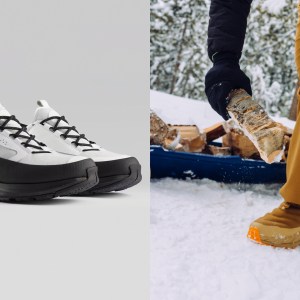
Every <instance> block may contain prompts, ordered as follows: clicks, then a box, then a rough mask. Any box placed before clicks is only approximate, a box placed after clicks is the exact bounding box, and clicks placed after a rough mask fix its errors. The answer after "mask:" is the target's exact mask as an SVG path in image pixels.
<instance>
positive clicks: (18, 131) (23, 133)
mask: <svg viewBox="0 0 300 300" xmlns="http://www.w3.org/2000/svg"><path fill="white" fill-rule="evenodd" d="M0 120H4V122H3V123H2V124H1V125H0V132H2V131H4V130H5V129H6V130H13V131H15V132H14V133H11V134H10V135H9V136H10V137H12V138H14V139H17V138H21V139H24V140H25V142H21V145H22V146H24V147H25V148H33V149H36V150H35V151H32V152H31V153H32V154H37V153H51V152H50V151H46V150H44V149H43V147H46V145H45V144H43V143H41V142H39V141H37V140H36V139H35V136H34V135H32V134H29V133H28V132H27V129H26V125H24V124H21V123H20V122H19V121H18V120H17V119H16V117H15V116H0ZM10 121H14V122H16V123H18V124H19V127H14V126H11V125H10V124H9V122H10ZM33 142H34V143H35V144H36V145H34V144H33Z"/></svg>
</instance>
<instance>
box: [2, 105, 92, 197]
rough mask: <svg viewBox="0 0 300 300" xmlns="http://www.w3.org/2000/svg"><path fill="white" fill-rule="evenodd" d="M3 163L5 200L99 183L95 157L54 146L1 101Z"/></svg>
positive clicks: (67, 192)
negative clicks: (31, 131)
mask: <svg viewBox="0 0 300 300" xmlns="http://www.w3.org/2000/svg"><path fill="white" fill-rule="evenodd" d="M0 165H1V168H0V200H2V201H3V200H4V201H7V200H17V201H20V200H31V199H35V200H40V199H49V198H53V197H57V196H65V195H70V194H77V193H79V192H81V191H85V190H87V189H89V188H91V187H92V186H94V185H96V184H97V183H98V176H97V167H96V166H95V163H94V162H93V160H91V159H87V158H86V157H81V156H71V155H66V154H60V153H57V152H55V151H53V150H50V149H49V148H47V147H46V145H44V144H43V143H40V142H38V141H37V140H35V137H34V136H33V135H30V134H29V133H28V132H27V131H26V126H24V125H22V124H21V123H20V122H19V121H18V120H17V119H16V118H15V116H12V115H10V114H9V112H8V111H7V110H6V109H5V108H4V107H3V106H2V105H1V104H0Z"/></svg>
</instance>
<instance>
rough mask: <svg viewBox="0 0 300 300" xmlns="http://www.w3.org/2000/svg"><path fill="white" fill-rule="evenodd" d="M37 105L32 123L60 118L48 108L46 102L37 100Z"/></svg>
mask: <svg viewBox="0 0 300 300" xmlns="http://www.w3.org/2000/svg"><path fill="white" fill-rule="evenodd" d="M37 104H38V106H39V107H38V108H37V109H36V111H35V116H34V121H43V120H45V119H47V118H51V117H60V114H59V113H58V112H56V111H55V110H54V109H53V108H52V107H50V105H49V104H48V102H47V101H46V100H38V102H37ZM54 123H55V122H54Z"/></svg>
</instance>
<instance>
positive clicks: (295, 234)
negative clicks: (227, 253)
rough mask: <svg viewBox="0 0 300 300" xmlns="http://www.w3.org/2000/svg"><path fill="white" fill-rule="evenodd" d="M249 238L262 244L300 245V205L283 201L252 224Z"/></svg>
mask: <svg viewBox="0 0 300 300" xmlns="http://www.w3.org/2000/svg"><path fill="white" fill-rule="evenodd" d="M248 238H249V239H251V240H253V241H255V242H257V243H259V244H262V245H270V246H274V247H282V248H295V247H297V246H298V245H300V206H298V205H296V204H290V203H287V202H283V203H282V204H281V205H280V206H279V208H275V209H274V210H273V211H272V212H271V213H268V214H266V215H265V216H263V217H261V218H259V219H257V220H255V221H254V222H253V223H252V224H251V225H250V228H249V231H248Z"/></svg>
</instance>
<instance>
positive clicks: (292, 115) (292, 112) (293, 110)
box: [289, 79, 300, 121]
mask: <svg viewBox="0 0 300 300" xmlns="http://www.w3.org/2000/svg"><path fill="white" fill-rule="evenodd" d="M299 87H300V80H299V79H298V81H297V84H296V89H295V93H294V98H293V102H292V106H291V109H290V114H289V119H290V120H293V121H296V118H297V106H298V98H297V92H298V89H299Z"/></svg>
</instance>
